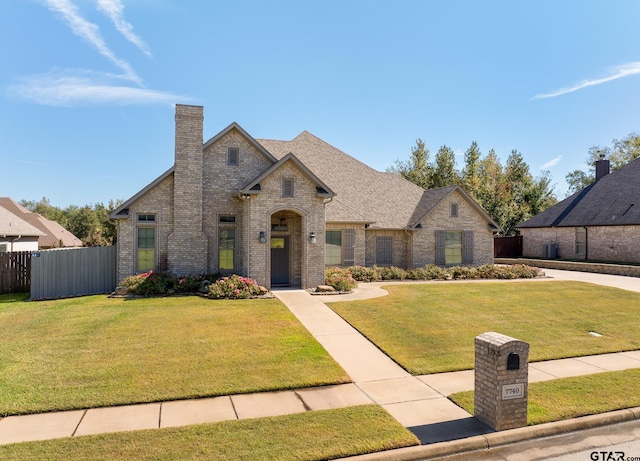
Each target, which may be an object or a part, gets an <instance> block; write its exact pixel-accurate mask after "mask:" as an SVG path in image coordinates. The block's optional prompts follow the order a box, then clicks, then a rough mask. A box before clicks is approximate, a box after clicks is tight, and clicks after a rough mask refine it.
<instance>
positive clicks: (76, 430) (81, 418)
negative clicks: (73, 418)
mask: <svg viewBox="0 0 640 461" xmlns="http://www.w3.org/2000/svg"><path fill="white" fill-rule="evenodd" d="M88 411H89V410H88V409H87V410H84V411H83V412H82V416H80V421H78V424H76V428H75V429H74V430H73V432H72V433H71V437H74V436H75V435H76V432H78V428H79V427H80V424H82V421H84V417H85V415H86V414H87V412H88Z"/></svg>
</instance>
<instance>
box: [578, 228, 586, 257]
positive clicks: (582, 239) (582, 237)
mask: <svg viewBox="0 0 640 461" xmlns="http://www.w3.org/2000/svg"><path fill="white" fill-rule="evenodd" d="M576 257H577V258H584V259H586V258H587V228H586V227H576Z"/></svg>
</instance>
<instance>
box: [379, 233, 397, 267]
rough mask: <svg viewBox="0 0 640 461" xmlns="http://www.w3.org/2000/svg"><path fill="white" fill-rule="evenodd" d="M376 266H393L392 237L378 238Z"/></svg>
mask: <svg viewBox="0 0 640 461" xmlns="http://www.w3.org/2000/svg"><path fill="white" fill-rule="evenodd" d="M376 264H381V265H382V264H384V265H391V264H393V238H392V237H376Z"/></svg>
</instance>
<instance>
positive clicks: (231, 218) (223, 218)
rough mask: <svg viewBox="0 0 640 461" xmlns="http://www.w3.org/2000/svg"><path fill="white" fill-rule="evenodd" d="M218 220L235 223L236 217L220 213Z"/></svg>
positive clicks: (222, 222) (221, 222)
mask: <svg viewBox="0 0 640 461" xmlns="http://www.w3.org/2000/svg"><path fill="white" fill-rule="evenodd" d="M219 222H220V224H235V223H236V217H235V216H229V215H221V216H220V218H219Z"/></svg>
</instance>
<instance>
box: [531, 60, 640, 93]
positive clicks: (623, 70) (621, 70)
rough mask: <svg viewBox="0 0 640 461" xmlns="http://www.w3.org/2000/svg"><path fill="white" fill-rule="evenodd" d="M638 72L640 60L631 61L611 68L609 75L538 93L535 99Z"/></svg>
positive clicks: (571, 91)
mask: <svg viewBox="0 0 640 461" xmlns="http://www.w3.org/2000/svg"><path fill="white" fill-rule="evenodd" d="M637 74H640V61H636V62H630V63H628V64H623V65H621V66H617V67H614V68H612V69H611V71H610V72H609V74H608V75H607V76H605V77H602V78H598V79H595V80H584V81H582V82H579V83H576V84H575V85H573V86H570V87H567V88H560V89H559V90H555V91H552V92H550V93H543V94H537V95H535V96H534V97H533V99H547V98H555V97H556V96H562V95H563V94H568V93H573V92H574V91H578V90H582V89H583V88H588V87H590V86H596V85H601V84H603V83H607V82H611V81H613V80H618V79H620V78H624V77H629V76H631V75H637Z"/></svg>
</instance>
